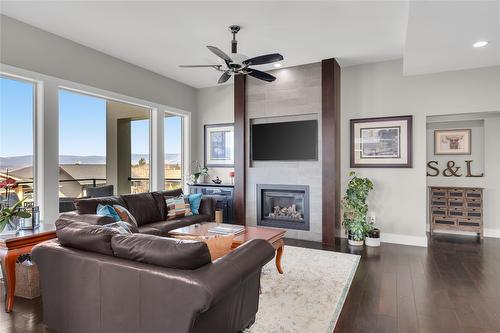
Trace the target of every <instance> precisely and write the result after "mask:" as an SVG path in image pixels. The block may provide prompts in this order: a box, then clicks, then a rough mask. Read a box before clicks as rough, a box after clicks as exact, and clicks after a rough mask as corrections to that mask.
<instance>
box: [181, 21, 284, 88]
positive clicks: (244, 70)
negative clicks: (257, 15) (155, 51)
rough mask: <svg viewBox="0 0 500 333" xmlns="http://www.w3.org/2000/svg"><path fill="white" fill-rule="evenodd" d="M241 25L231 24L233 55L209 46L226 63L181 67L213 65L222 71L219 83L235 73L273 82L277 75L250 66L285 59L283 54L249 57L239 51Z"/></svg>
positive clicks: (212, 66)
mask: <svg viewBox="0 0 500 333" xmlns="http://www.w3.org/2000/svg"><path fill="white" fill-rule="evenodd" d="M240 29H241V28H240V26H238V25H231V26H230V27H229V31H231V33H232V34H233V40H232V41H231V56H228V55H227V54H226V53H224V51H222V50H221V49H219V48H218V47H215V46H207V48H208V49H209V50H210V51H212V53H214V54H215V55H216V56H218V57H219V58H221V59H222V60H224V63H225V66H224V65H180V66H179V67H211V68H213V69H215V70H218V71H219V72H222V76H221V77H220V78H219V80H218V81H217V83H224V82H226V81H227V80H229V79H230V78H231V76H232V75H235V74H245V75H250V76H253V77H254V78H256V79H259V80H264V81H267V82H273V81H274V80H276V77H274V76H272V75H271V74H267V73H266V72H262V71H258V70H256V69H253V68H250V66H256V65H265V64H271V63H273V62H277V61H281V60H283V56H282V55H281V54H279V53H271V54H265V55H261V56H258V57H254V58H248V57H246V56H245V55H243V54H240V53H238V41H237V40H236V34H237V33H238V31H240Z"/></svg>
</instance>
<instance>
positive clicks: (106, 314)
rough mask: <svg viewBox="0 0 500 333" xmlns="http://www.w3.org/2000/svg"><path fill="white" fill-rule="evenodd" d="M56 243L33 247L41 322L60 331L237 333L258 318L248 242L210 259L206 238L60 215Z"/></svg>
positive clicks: (266, 250)
mask: <svg viewBox="0 0 500 333" xmlns="http://www.w3.org/2000/svg"><path fill="white" fill-rule="evenodd" d="M56 227H57V228H56V229H57V236H58V240H52V241H48V242H45V243H41V244H39V245H37V246H35V247H34V249H33V251H32V258H33V260H34V261H35V263H36V264H37V266H38V269H39V271H40V279H41V290H42V301H43V320H44V323H45V324H46V325H47V326H48V327H49V328H51V329H54V330H56V331H57V332H59V333H127V332H130V333H160V332H161V333H209V332H210V333H212V332H217V333H236V332H240V331H241V330H243V329H245V328H247V327H249V326H250V325H251V324H252V323H253V322H254V321H255V315H256V313H257V310H258V302H259V288H260V275H261V270H262V266H263V265H265V264H266V263H267V262H269V261H270V260H271V259H272V258H273V256H274V249H273V247H272V246H271V245H270V244H269V243H268V242H266V241H264V240H252V241H249V242H247V243H245V244H243V245H241V246H240V247H238V248H237V249H235V250H234V251H232V252H230V253H229V254H227V255H225V256H224V257H222V258H219V259H217V260H215V261H214V262H211V261H210V254H209V251H208V248H207V246H206V244H205V243H203V242H195V241H186V240H184V241H181V240H176V239H173V238H167V237H161V236H156V235H148V234H139V233H136V234H128V235H122V234H119V233H118V231H116V230H113V229H110V228H105V227H102V226H99V225H90V224H88V223H84V222H78V221H75V220H71V219H70V218H68V217H62V218H60V219H59V220H58V221H57V222H56Z"/></svg>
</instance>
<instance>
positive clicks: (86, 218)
mask: <svg viewBox="0 0 500 333" xmlns="http://www.w3.org/2000/svg"><path fill="white" fill-rule="evenodd" d="M179 195H182V190H181V189H178V190H171V191H157V192H147V193H137V194H123V195H118V196H110V197H98V198H85V199H76V200H75V206H76V211H74V212H69V213H64V214H62V215H61V216H62V217H67V218H69V219H73V220H78V221H82V222H87V223H89V224H100V225H104V224H108V223H113V222H114V221H113V219H112V218H110V217H106V216H99V215H96V214H95V213H96V209H97V205H98V204H103V205H120V206H123V207H125V208H127V209H128V210H129V211H130V213H131V214H132V215H133V216H134V217H135V219H136V220H137V224H138V230H135V231H136V232H140V233H144V234H151V235H163V236H166V235H167V234H168V232H169V231H170V230H173V229H177V228H180V227H184V226H188V225H191V224H195V223H200V222H206V221H214V220H215V204H216V201H215V199H213V198H211V197H203V198H202V200H201V204H200V209H199V211H200V214H199V215H192V216H186V217H181V218H177V219H175V220H167V206H166V204H165V198H167V197H176V196H179Z"/></svg>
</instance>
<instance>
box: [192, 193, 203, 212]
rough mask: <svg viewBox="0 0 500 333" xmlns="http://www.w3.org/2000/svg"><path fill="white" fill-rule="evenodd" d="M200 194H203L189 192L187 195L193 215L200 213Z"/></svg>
mask: <svg viewBox="0 0 500 333" xmlns="http://www.w3.org/2000/svg"><path fill="white" fill-rule="evenodd" d="M202 196H203V194H202V193H196V194H190V195H189V196H188V200H189V205H190V206H191V211H192V212H193V215H199V214H200V205H201V197H202Z"/></svg>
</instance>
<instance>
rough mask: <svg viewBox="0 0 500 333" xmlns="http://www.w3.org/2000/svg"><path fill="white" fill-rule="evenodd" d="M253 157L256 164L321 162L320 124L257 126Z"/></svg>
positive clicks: (254, 127) (316, 122)
mask: <svg viewBox="0 0 500 333" xmlns="http://www.w3.org/2000/svg"><path fill="white" fill-rule="evenodd" d="M251 154H252V160H254V161H301V160H317V159H318V121H317V120H304V121H289V122H281V123H268V124H253V125H252V128H251Z"/></svg>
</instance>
